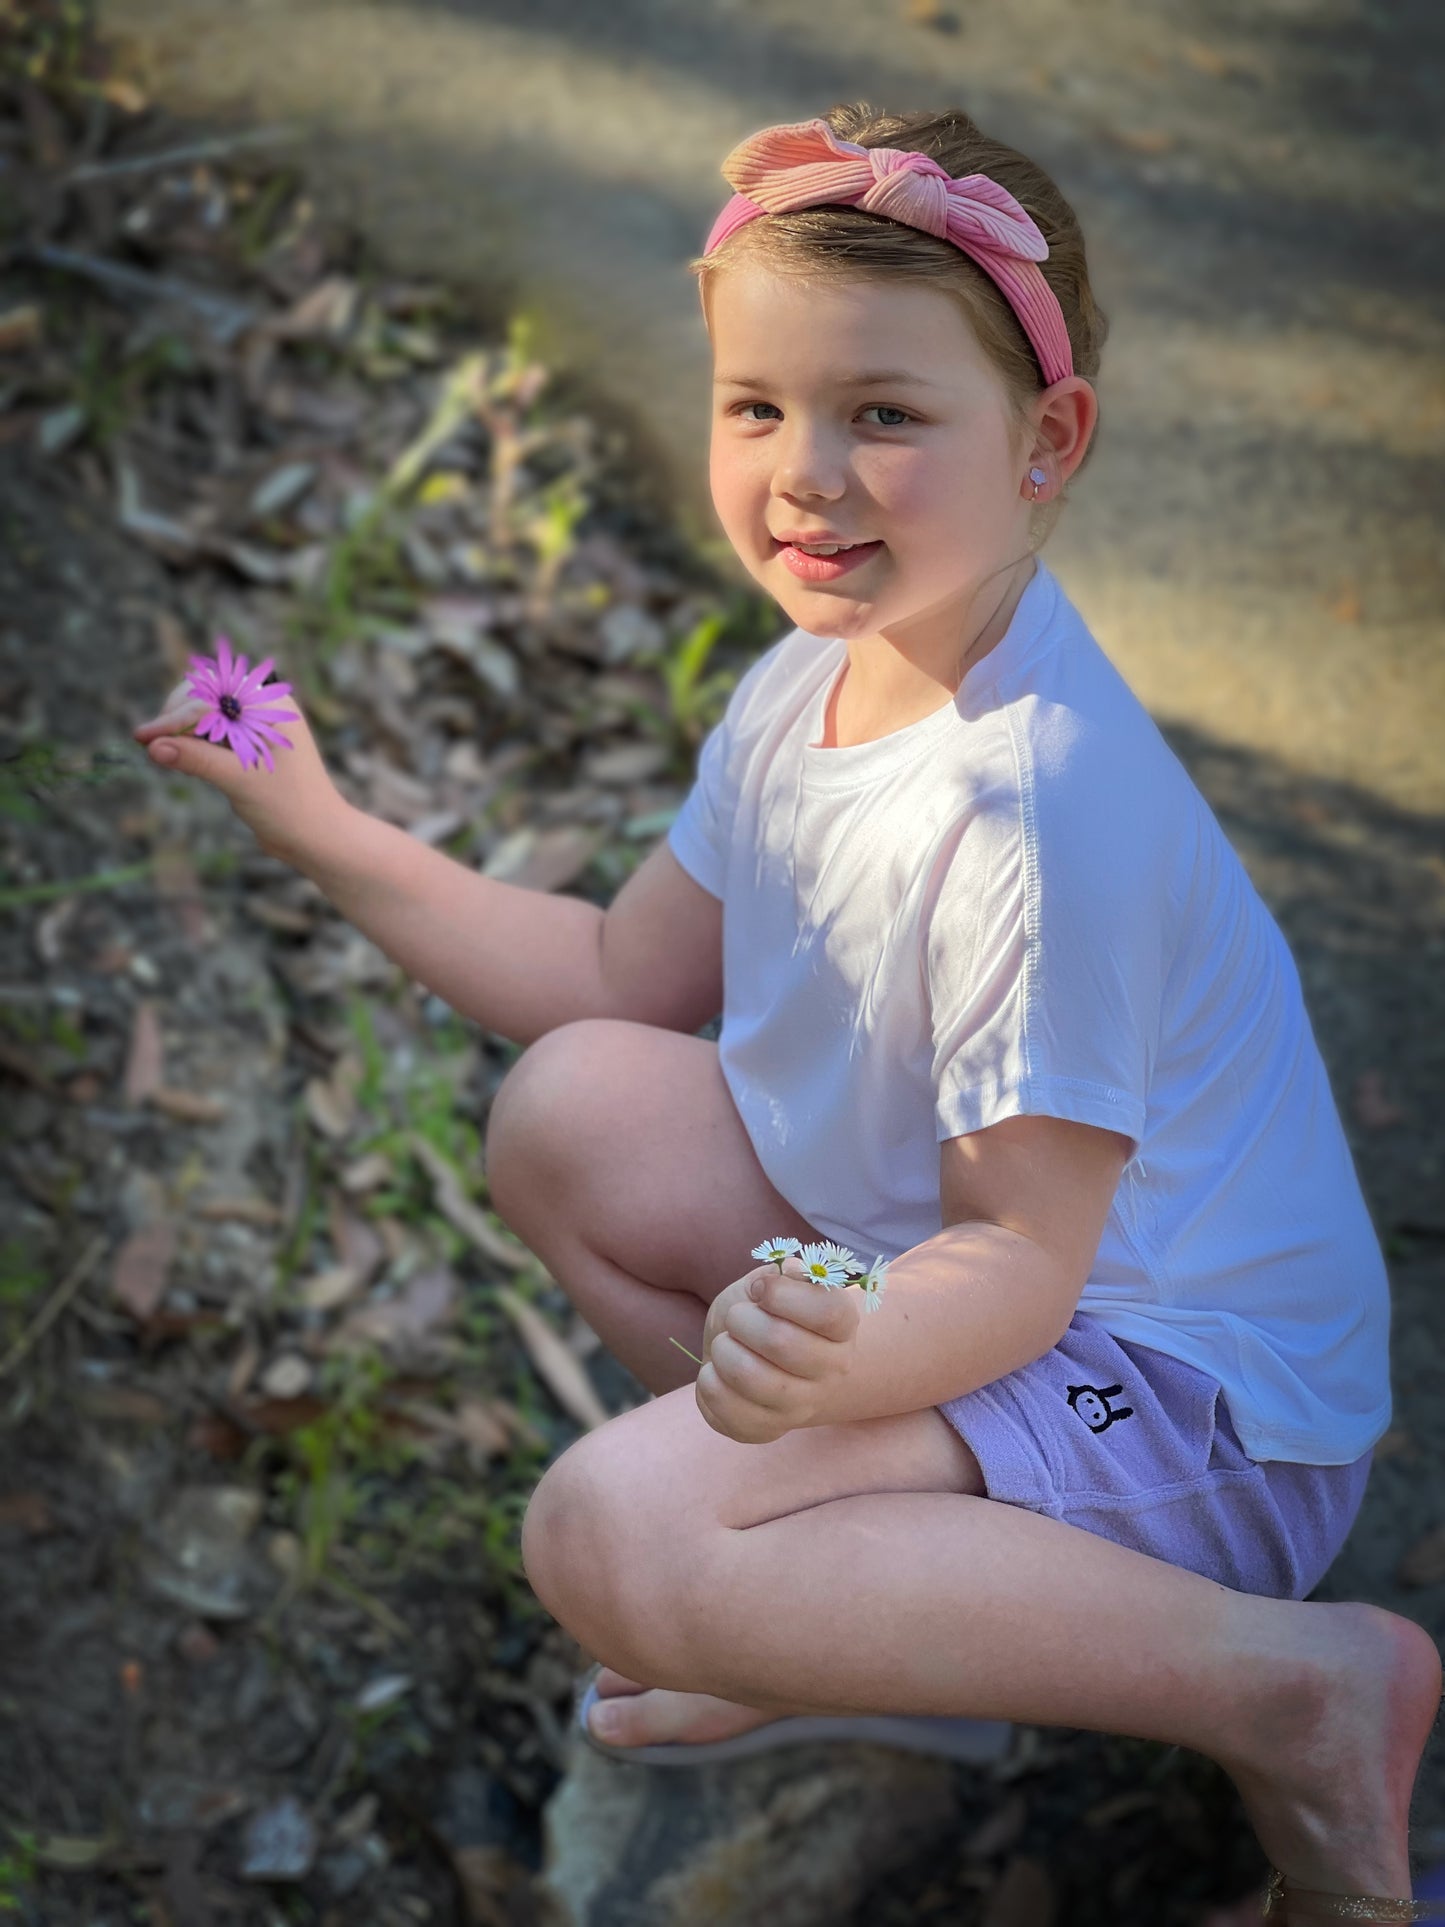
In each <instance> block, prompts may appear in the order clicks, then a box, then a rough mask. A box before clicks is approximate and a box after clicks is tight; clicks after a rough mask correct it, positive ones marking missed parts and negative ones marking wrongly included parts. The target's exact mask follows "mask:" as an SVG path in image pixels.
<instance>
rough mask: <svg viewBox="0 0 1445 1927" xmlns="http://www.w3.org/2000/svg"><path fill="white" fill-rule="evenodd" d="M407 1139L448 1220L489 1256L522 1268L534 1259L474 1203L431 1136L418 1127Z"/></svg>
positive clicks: (500, 1262) (505, 1263)
mask: <svg viewBox="0 0 1445 1927" xmlns="http://www.w3.org/2000/svg"><path fill="white" fill-rule="evenodd" d="M407 1142H408V1144H409V1145H410V1146H411V1149H412V1152H413V1154H414V1155H415V1157H416V1160H417V1162H418V1163H419V1164H420V1165H421V1167H422V1169H423V1170H424V1171H425V1172H426V1173H427V1175H428V1177H430V1179H431V1181H432V1183H433V1184H434V1185H435V1186H436V1202H437V1209H438V1210H439V1211H440V1212H441V1214H442V1216H443V1217H444V1218H445V1219H446V1220H447V1222H448V1223H449V1224H454V1225H455V1226H456V1228H457V1230H458V1231H460V1232H463V1233H464V1234H465V1235H466V1236H467V1237H468V1238H470V1239H471V1241H472V1243H473V1244H474V1245H475V1246H476V1247H477V1249H478V1250H479V1251H482V1252H485V1254H486V1255H487V1257H489V1258H495V1259H496V1261H497V1263H498V1264H503V1265H509V1266H510V1267H511V1268H512V1270H513V1271H519V1270H520V1269H521V1268H522V1266H523V1265H528V1264H531V1263H532V1262H533V1260H532V1254H531V1252H530V1251H528V1249H527V1247H526V1246H525V1245H523V1244H519V1243H517V1242H516V1241H515V1240H513V1239H509V1238H504V1237H503V1236H502V1234H501V1233H500V1232H499V1231H494V1230H493V1229H492V1227H491V1225H490V1224H489V1223H488V1222H487V1219H486V1216H485V1214H484V1213H483V1211H482V1209H481V1207H480V1206H479V1205H475V1204H473V1203H472V1201H471V1199H470V1198H469V1197H468V1196H467V1195H466V1193H465V1192H464V1191H463V1189H462V1181H461V1178H460V1176H459V1175H458V1173H457V1171H456V1169H455V1168H454V1167H453V1166H452V1165H451V1164H450V1163H448V1161H447V1159H446V1158H444V1157H443V1156H442V1154H441V1152H440V1151H439V1150H438V1149H437V1148H436V1146H435V1145H434V1144H433V1143H431V1142H430V1140H429V1139H427V1138H424V1137H423V1136H422V1135H421V1133H420V1132H419V1131H412V1132H410V1133H409V1135H408V1138H407Z"/></svg>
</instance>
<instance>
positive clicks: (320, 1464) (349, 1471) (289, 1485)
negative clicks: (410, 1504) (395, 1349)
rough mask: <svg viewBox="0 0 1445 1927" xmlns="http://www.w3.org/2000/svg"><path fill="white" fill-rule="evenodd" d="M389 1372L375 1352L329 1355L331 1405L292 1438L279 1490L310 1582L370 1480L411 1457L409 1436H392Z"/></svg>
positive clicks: (325, 1373) (326, 1392)
mask: <svg viewBox="0 0 1445 1927" xmlns="http://www.w3.org/2000/svg"><path fill="white" fill-rule="evenodd" d="M389 1377H390V1369H389V1367H388V1365H387V1363H386V1361H385V1360H384V1359H383V1358H382V1357H381V1356H380V1355H379V1354H378V1353H376V1352H371V1351H359V1352H343V1353H339V1354H336V1355H333V1356H332V1357H331V1358H328V1359H327V1360H326V1363H325V1365H324V1367H323V1369H322V1375H321V1393H322V1396H323V1397H325V1398H326V1399H327V1400H328V1401H329V1402H328V1404H327V1407H326V1410H325V1411H324V1412H323V1413H322V1414H321V1416H320V1417H319V1418H316V1419H314V1420H313V1421H312V1422H311V1424H310V1425H303V1426H300V1427H298V1429H297V1430H296V1431H294V1432H292V1433H291V1434H290V1435H289V1436H288V1438H287V1440H286V1447H287V1451H288V1453H289V1454H290V1456H291V1459H292V1464H291V1465H289V1466H288V1467H286V1468H285V1469H283V1471H282V1472H281V1473H280V1475H279V1476H278V1479H277V1487H278V1490H279V1491H280V1493H281V1494H282V1497H283V1499H284V1500H285V1502H286V1503H287V1505H288V1507H289V1508H290V1510H291V1513H292V1516H293V1518H294V1520H295V1523H296V1526H297V1529H298V1536H299V1537H300V1540H301V1544H302V1548H303V1553H304V1560H303V1572H304V1575H305V1577H306V1579H307V1581H308V1582H309V1583H311V1584H315V1583H316V1582H317V1581H318V1580H319V1579H320V1578H321V1577H322V1576H323V1574H324V1573H325V1571H326V1568H327V1563H328V1561H329V1559H330V1556H331V1551H332V1548H333V1547H334V1545H335V1543H336V1540H337V1538H338V1536H339V1535H340V1533H341V1531H342V1529H343V1527H344V1526H345V1525H347V1523H348V1522H349V1521H350V1520H351V1519H352V1518H353V1516H354V1515H355V1514H356V1512H357V1510H358V1508H359V1506H360V1504H361V1502H362V1499H363V1497H364V1492H363V1489H362V1484H361V1481H362V1480H363V1478H364V1477H365V1476H366V1475H367V1474H368V1473H372V1472H376V1471H383V1472H387V1471H396V1470H399V1469H400V1468H401V1467H402V1466H404V1465H405V1464H406V1463H407V1461H408V1460H409V1459H410V1457H411V1456H412V1450H413V1448H412V1446H411V1444H410V1442H409V1441H408V1440H406V1439H393V1438H389V1437H388V1436H387V1435H386V1433H385V1427H384V1418H383V1413H382V1410H381V1399H380V1394H381V1392H382V1389H383V1388H384V1386H385V1385H386V1382H387V1380H388V1378H389Z"/></svg>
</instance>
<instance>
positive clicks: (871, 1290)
mask: <svg viewBox="0 0 1445 1927" xmlns="http://www.w3.org/2000/svg"><path fill="white" fill-rule="evenodd" d="M794 1255H796V1257H797V1260H798V1262H799V1264H800V1265H801V1266H802V1267H803V1269H804V1271H806V1272H807V1274H808V1276H809V1277H810V1278H812V1279H813V1280H814V1281H815V1282H816V1283H817V1284H820V1285H821V1286H822V1287H823V1289H824V1290H825V1291H841V1290H842V1289H843V1287H844V1286H845V1285H857V1286H858V1287H859V1288H860V1289H861V1290H862V1293H863V1309H864V1311H877V1310H878V1308H879V1305H880V1303H881V1301H882V1297H883V1287H884V1285H885V1284H886V1282H887V1279H888V1260H887V1259H886V1258H883V1257H878V1258H875V1259H874V1260H873V1262H872V1264H871V1265H870V1266H869V1267H868V1269H867V1270H866V1271H856V1270H853V1269H851V1267H852V1266H853V1265H855V1264H856V1262H857V1261H856V1260H855V1258H854V1256H853V1253H852V1252H851V1251H850V1250H849V1249H848V1247H847V1245H835V1244H834V1243H833V1241H832V1240H831V1239H830V1238H825V1239H824V1240H823V1242H822V1244H817V1245H804V1244H799V1243H798V1240H797V1239H796V1238H773V1239H771V1240H770V1241H769V1242H768V1243H767V1244H761V1245H754V1246H753V1250H752V1256H753V1257H754V1258H761V1259H762V1261H763V1263H764V1264H774V1265H776V1266H777V1267H778V1270H779V1271H781V1270H782V1269H783V1265H784V1263H785V1261H786V1260H787V1259H789V1258H791V1257H793V1256H794Z"/></svg>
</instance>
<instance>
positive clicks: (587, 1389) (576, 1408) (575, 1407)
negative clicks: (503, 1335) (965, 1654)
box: [496, 1285, 612, 1431]
mask: <svg viewBox="0 0 1445 1927" xmlns="http://www.w3.org/2000/svg"><path fill="white" fill-rule="evenodd" d="M496 1290H497V1297H498V1299H499V1300H500V1302H501V1304H502V1307H503V1309H504V1310H505V1311H506V1313H507V1316H508V1317H509V1318H510V1319H511V1321H512V1323H513V1324H514V1325H515V1326H516V1328H517V1332H518V1335H519V1336H520V1338H521V1340H522V1343H523V1344H524V1345H525V1346H526V1348H527V1355H528V1357H529V1358H530V1359H531V1361H532V1363H533V1365H535V1366H536V1368H537V1376H538V1377H539V1378H540V1379H541V1380H542V1383H543V1384H544V1385H546V1386H547V1388H548V1390H549V1391H550V1392H551V1393H552V1395H553V1397H554V1398H556V1400H557V1402H558V1404H559V1405H561V1406H562V1408H563V1410H564V1411H565V1412H566V1413H567V1414H568V1415H569V1416H570V1417H571V1418H574V1419H576V1421H577V1423H578V1424H579V1425H583V1426H585V1427H586V1428H587V1429H588V1430H589V1431H591V1430H592V1429H593V1428H594V1427H595V1426H598V1425H605V1424H606V1423H607V1421H608V1419H609V1418H610V1417H611V1416H612V1415H611V1413H610V1412H609V1411H608V1410H607V1407H606V1406H605V1405H604V1404H603V1403H602V1401H601V1399H600V1398H599V1397H598V1396H597V1393H596V1392H595V1391H594V1390H593V1387H592V1381H591V1379H589V1378H588V1376H587V1374H586V1372H585V1371H583V1369H582V1366H581V1364H580V1363H579V1361H578V1360H577V1358H576V1357H575V1355H574V1354H573V1353H572V1352H571V1351H569V1350H568V1348H567V1345H566V1343H565V1342H564V1341H563V1340H562V1339H561V1338H560V1337H559V1336H558V1335H557V1333H556V1332H554V1331H553V1329H552V1327H551V1326H550V1325H549V1324H548V1323H547V1320H546V1319H545V1318H544V1317H543V1316H542V1314H541V1312H539V1311H538V1310H537V1307H536V1306H535V1305H531V1304H528V1302H527V1300H526V1299H525V1298H521V1297H519V1296H518V1294H517V1293H516V1292H515V1291H513V1290H512V1289H511V1288H510V1286H508V1285H498V1286H497V1288H496Z"/></svg>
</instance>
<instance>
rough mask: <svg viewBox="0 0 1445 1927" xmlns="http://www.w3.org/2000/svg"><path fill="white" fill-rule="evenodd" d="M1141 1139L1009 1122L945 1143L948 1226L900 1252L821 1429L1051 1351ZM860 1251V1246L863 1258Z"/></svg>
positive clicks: (834, 1385) (823, 1404)
mask: <svg viewBox="0 0 1445 1927" xmlns="http://www.w3.org/2000/svg"><path fill="white" fill-rule="evenodd" d="M1131 1149H1132V1140H1131V1139H1130V1138H1127V1137H1125V1136H1124V1135H1123V1134H1122V1133H1120V1132H1118V1131H1109V1130H1105V1129H1104V1128H1102V1127H1101V1126H1098V1125H1093V1124H1078V1123H1075V1122H1073V1121H1072V1120H1071V1119H1066V1118H1057V1117H1044V1116H1033V1117H1010V1118H1004V1119H1003V1120H1001V1121H1000V1122H999V1123H997V1124H991V1125H989V1126H988V1128H987V1129H986V1130H982V1131H974V1132H971V1133H970V1134H969V1135H967V1136H965V1137H956V1138H949V1139H947V1140H946V1141H945V1142H944V1143H943V1144H942V1145H941V1146H940V1166H941V1183H940V1195H941V1205H942V1216H943V1219H944V1227H943V1229H942V1230H941V1231H940V1232H938V1234H937V1235H936V1236H935V1237H932V1238H928V1239H925V1240H924V1242H923V1243H922V1244H918V1245H914V1246H913V1247H912V1249H911V1250H909V1251H905V1252H903V1253H902V1255H901V1256H900V1257H897V1258H895V1259H894V1260H893V1261H892V1263H891V1264H890V1265H889V1267H888V1282H887V1287H886V1290H885V1294H884V1297H883V1300H882V1303H881V1304H880V1305H879V1306H878V1309H877V1313H876V1315H874V1316H872V1317H868V1318H863V1319H860V1320H859V1323H858V1334H857V1339H856V1344H855V1351H854V1357H853V1362H852V1364H851V1365H850V1367H849V1369H848V1371H847V1372H846V1373H844V1374H843V1375H841V1376H839V1377H837V1378H832V1379H828V1380H826V1381H824V1391H823V1394H822V1398H821V1401H820V1412H819V1416H818V1417H817V1418H815V1419H814V1421H813V1423H814V1424H817V1425H828V1424H835V1423H838V1422H840V1421H844V1420H849V1419H860V1418H881V1417H884V1416H886V1415H890V1414H892V1413H895V1412H912V1411H917V1410H919V1409H921V1408H923V1407H926V1406H929V1405H939V1404H942V1402H943V1401H944V1400H945V1399H950V1398H962V1397H963V1396H964V1395H965V1393H968V1392H972V1391H976V1390H977V1389H978V1387H979V1386H980V1385H990V1384H992V1383H993V1381H994V1380H995V1379H996V1378H1003V1377H1004V1376H1006V1374H1007V1373H1009V1372H1012V1371H1017V1370H1018V1368H1019V1367H1020V1366H1021V1365H1027V1364H1029V1363H1030V1362H1031V1361H1032V1360H1033V1359H1035V1358H1042V1356H1043V1355H1044V1353H1045V1352H1047V1351H1051V1350H1052V1349H1053V1347H1054V1346H1055V1345H1057V1344H1058V1342H1059V1340H1060V1339H1061V1338H1062V1337H1063V1335H1064V1333H1065V1332H1066V1331H1067V1330H1068V1328H1069V1324H1070V1321H1071V1320H1072V1318H1073V1316H1074V1312H1075V1311H1076V1309H1077V1308H1078V1302H1079V1298H1080V1296H1081V1295H1082V1293H1083V1289H1084V1286H1085V1284H1086V1283H1087V1281H1088V1277H1089V1272H1090V1269H1091V1268H1092V1266H1093V1262H1094V1258H1095V1255H1096V1253H1097V1252H1098V1249H1099V1240H1100V1238H1101V1237H1102V1236H1103V1231H1104V1223H1105V1220H1106V1219H1107V1217H1108V1214H1109V1207H1110V1205H1111V1203H1112V1202H1113V1198H1114V1193H1115V1191H1116V1190H1117V1189H1118V1185H1119V1176H1120V1173H1121V1171H1122V1170H1123V1168H1124V1164H1125V1163H1126V1161H1127V1159H1128V1157H1129V1155H1130V1152H1131ZM859 1255H860V1257H861V1256H862V1255H863V1254H861V1253H860V1254H859Z"/></svg>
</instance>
